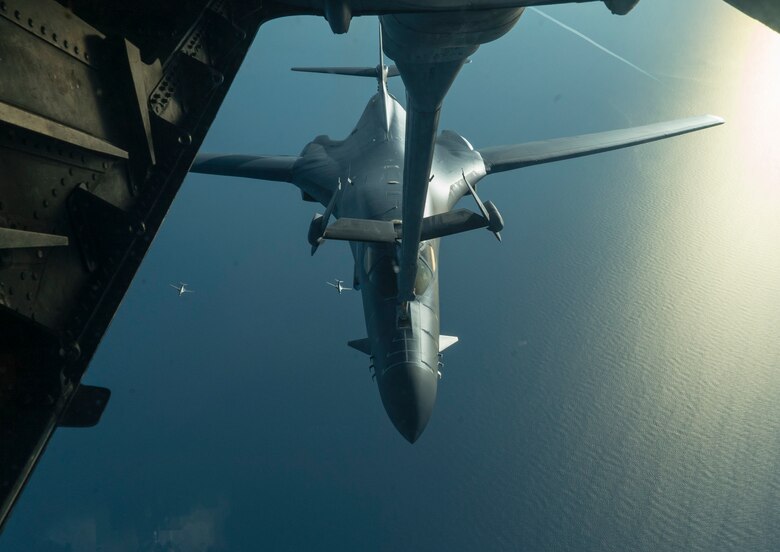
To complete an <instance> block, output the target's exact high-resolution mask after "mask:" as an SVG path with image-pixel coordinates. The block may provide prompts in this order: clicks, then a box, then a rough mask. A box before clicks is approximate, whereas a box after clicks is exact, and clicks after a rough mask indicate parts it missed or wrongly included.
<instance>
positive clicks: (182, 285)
mask: <svg viewBox="0 0 780 552" xmlns="http://www.w3.org/2000/svg"><path fill="white" fill-rule="evenodd" d="M169 285H170V286H171V287H172V288H173V289H175V290H176V291H178V292H179V297H181V296H182V295H184V294H185V293H195V292H194V291H192V290H191V289H187V284H185V283H184V282H179V285H178V286H177V285H176V284H169Z"/></svg>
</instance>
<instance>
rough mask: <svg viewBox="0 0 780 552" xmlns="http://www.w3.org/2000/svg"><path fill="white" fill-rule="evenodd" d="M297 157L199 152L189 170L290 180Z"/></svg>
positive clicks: (262, 178)
mask: <svg viewBox="0 0 780 552" xmlns="http://www.w3.org/2000/svg"><path fill="white" fill-rule="evenodd" d="M298 159H299V158H298V157H296V156H294V155H264V156H257V155H231V154H219V153H199V154H198V155H197V156H196V157H195V162H194V163H193V164H192V167H190V172H194V173H204V174H220V175H222V176H242V177H244V178H256V179H258V180H275V181H277V182H292V172H293V165H295V162H296V161H298Z"/></svg>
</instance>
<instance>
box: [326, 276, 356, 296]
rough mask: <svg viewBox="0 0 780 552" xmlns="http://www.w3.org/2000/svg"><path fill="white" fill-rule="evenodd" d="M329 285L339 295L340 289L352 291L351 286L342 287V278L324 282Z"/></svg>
mask: <svg viewBox="0 0 780 552" xmlns="http://www.w3.org/2000/svg"><path fill="white" fill-rule="evenodd" d="M325 283H326V284H328V285H329V286H331V287H333V288H336V291H338V292H339V295H341V292H342V291H352V288H348V287H344V280H333V281H332V282H325Z"/></svg>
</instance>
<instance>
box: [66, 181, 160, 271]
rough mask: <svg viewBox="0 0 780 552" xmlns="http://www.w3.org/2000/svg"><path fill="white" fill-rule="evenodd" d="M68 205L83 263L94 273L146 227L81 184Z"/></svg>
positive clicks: (125, 247) (71, 196) (124, 248)
mask: <svg viewBox="0 0 780 552" xmlns="http://www.w3.org/2000/svg"><path fill="white" fill-rule="evenodd" d="M68 208H69V211H70V218H71V222H72V224H73V229H74V233H75V235H76V241H77V243H78V245H79V248H80V249H81V254H82V258H83V260H84V265H85V267H86V269H87V270H88V271H89V272H94V271H95V270H96V269H97V267H98V266H99V265H100V264H101V263H102V262H104V261H105V260H110V259H111V257H112V254H113V253H114V252H120V251H124V250H126V249H127V247H128V246H129V245H130V242H131V241H132V240H133V239H134V238H136V237H137V236H140V235H143V234H144V233H145V231H146V226H145V225H144V223H143V221H140V220H138V219H137V218H136V217H134V216H132V215H131V214H130V213H127V212H126V211H123V210H122V209H120V208H119V207H117V206H116V205H113V204H111V203H109V202H108V201H106V200H104V199H102V198H101V197H98V196H97V195H95V194H93V193H92V192H90V191H89V189H88V188H87V187H86V185H85V184H81V185H80V186H79V187H77V188H75V189H74V190H73V192H71V195H70V197H69V198H68Z"/></svg>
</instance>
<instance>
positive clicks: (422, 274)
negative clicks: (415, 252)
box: [414, 243, 436, 295]
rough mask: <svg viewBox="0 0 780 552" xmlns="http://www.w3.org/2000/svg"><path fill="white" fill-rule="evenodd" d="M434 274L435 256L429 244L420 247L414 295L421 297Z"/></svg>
mask: <svg viewBox="0 0 780 552" xmlns="http://www.w3.org/2000/svg"><path fill="white" fill-rule="evenodd" d="M435 272H436V254H435V253H434V251H433V246H431V244H430V243H423V244H421V245H420V255H419V256H418V257H417V277H416V278H415V280H414V293H415V295H422V294H424V293H425V292H426V291H427V290H428V286H430V285H431V282H432V281H433V277H434V273H435Z"/></svg>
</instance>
